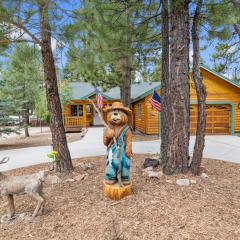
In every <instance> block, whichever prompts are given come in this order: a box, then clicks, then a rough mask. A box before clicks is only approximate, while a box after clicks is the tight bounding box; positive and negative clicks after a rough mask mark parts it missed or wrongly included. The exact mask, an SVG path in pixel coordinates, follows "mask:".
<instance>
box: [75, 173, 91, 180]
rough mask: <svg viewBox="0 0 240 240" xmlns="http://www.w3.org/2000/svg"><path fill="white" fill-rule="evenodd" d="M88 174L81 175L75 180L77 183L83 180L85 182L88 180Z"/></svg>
mask: <svg viewBox="0 0 240 240" xmlns="http://www.w3.org/2000/svg"><path fill="white" fill-rule="evenodd" d="M87 176H88V174H87V173H84V174H79V175H77V176H75V177H74V179H75V180H76V181H81V180H84V179H85V178H87Z"/></svg>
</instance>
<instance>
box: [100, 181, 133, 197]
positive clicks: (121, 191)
mask: <svg viewBox="0 0 240 240" xmlns="http://www.w3.org/2000/svg"><path fill="white" fill-rule="evenodd" d="M103 192H104V196H106V197H108V198H110V199H112V200H120V199H122V198H124V197H126V196H128V195H131V194H132V184H129V185H126V186H124V187H121V186H120V185H119V184H118V183H115V184H113V185H109V184H106V183H105V181H104V182H103Z"/></svg>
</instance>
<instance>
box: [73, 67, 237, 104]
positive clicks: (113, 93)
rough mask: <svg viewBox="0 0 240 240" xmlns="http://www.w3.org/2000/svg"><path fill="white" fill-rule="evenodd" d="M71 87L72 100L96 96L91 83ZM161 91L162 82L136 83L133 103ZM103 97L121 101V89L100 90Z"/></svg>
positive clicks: (227, 79) (232, 81) (222, 77)
mask: <svg viewBox="0 0 240 240" xmlns="http://www.w3.org/2000/svg"><path fill="white" fill-rule="evenodd" d="M200 68H202V69H204V70H206V71H208V72H210V73H212V74H213V75H215V76H217V77H219V78H221V79H222V80H224V81H226V82H228V83H230V84H232V85H234V86H235V87H238V88H240V83H238V82H236V81H234V80H231V79H229V78H227V77H225V76H224V75H222V74H220V73H218V72H216V71H214V70H212V69H210V68H209V67H207V66H206V65H204V64H200ZM70 86H71V88H72V100H85V99H87V98H88V97H90V96H92V95H94V94H95V88H94V87H93V86H92V85H91V84H90V83H85V82H71V83H70ZM158 89H160V82H152V83H148V82H142V83H134V84H132V85H131V102H136V101H139V100H141V99H143V98H144V97H146V96H148V95H149V94H151V93H153V90H158ZM100 90H101V92H102V94H103V97H104V98H105V99H112V100H119V99H120V88H119V87H114V88H111V89H109V90H108V91H103V90H102V89H101V88H100Z"/></svg>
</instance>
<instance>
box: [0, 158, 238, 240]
mask: <svg viewBox="0 0 240 240" xmlns="http://www.w3.org/2000/svg"><path fill="white" fill-rule="evenodd" d="M147 157H151V155H146V154H145V155H135V156H134V157H133V159H132V167H131V170H132V183H133V187H134V194H133V195H131V196H128V197H126V198H124V199H122V200H120V201H119V202H115V201H112V200H109V199H106V198H105V197H104V196H103V189H102V187H103V186H102V182H103V178H104V159H103V157H91V158H83V159H76V160H74V165H75V170H74V172H73V173H72V174H70V175H67V174H62V175H60V174H58V173H53V172H50V173H49V175H56V176H58V177H59V180H60V181H57V183H55V184H49V183H45V184H44V193H45V195H46V207H45V208H46V210H45V212H44V214H43V216H40V217H37V218H36V219H35V220H32V221H29V219H28V218H26V219H24V217H23V218H21V219H20V218H19V219H15V220H13V221H12V222H3V223H0V239H4V240H15V239H16V240H17V239H42V240H49V239H56V240H64V239H67V240H74V239H76V240H79V239H84V240H88V239H89V240H95V239H100V240H101V239H103V240H104V239H110V240H114V239H122V240H126V239H129V240H134V239H146V240H151V239H156V240H160V239H164V240H165V239H169V240H170V239H173V240H175V239H177V240H181V239H195V240H196V239H199V240H205V239H209V240H210V239H211V240H212V239H216V240H228V239H229V240H235V239H236V240H237V239H239V236H240V228H239V223H240V201H239V199H240V188H239V184H240V165H239V164H234V163H225V162H223V161H217V160H207V159H205V160H204V161H203V168H204V169H205V173H206V174H207V176H208V178H203V177H200V176H198V177H193V176H192V175H191V174H187V175H174V176H166V175H163V176H162V177H160V178H159V179H158V178H149V177H147V176H146V175H144V174H143V172H142V171H141V168H142V163H143V161H144V159H145V158H147ZM80 163H92V165H93V167H90V169H84V168H83V167H82V166H83V165H82V164H80ZM47 169H48V167H47V165H45V164H42V165H38V166H32V167H28V168H22V169H17V170H13V171H9V172H7V174H10V175H11V174H14V175H21V174H28V173H33V172H36V171H38V170H47ZM159 170H160V167H158V168H157V169H156V171H159ZM154 171H155V170H154ZM83 174H85V175H83ZM82 176H85V177H82ZM182 178H183V179H185V178H187V179H191V180H196V183H194V184H190V185H189V186H179V185H177V184H176V180H177V179H182ZM193 182H195V181H193ZM6 204H7V202H6V201H5V200H4V199H0V217H1V216H2V215H4V214H7V208H6ZM15 204H16V213H17V215H19V214H26V215H28V214H29V213H31V212H32V211H33V209H34V207H35V202H34V201H31V199H30V198H29V196H27V195H20V196H16V197H15Z"/></svg>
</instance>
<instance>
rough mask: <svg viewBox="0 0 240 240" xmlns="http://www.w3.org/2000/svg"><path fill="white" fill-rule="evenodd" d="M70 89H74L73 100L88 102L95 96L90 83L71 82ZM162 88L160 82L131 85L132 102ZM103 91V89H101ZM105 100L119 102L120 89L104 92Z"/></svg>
mask: <svg viewBox="0 0 240 240" xmlns="http://www.w3.org/2000/svg"><path fill="white" fill-rule="evenodd" d="M70 87H71V89H72V100H86V99H87V98H88V97H90V96H92V95H94V94H95V88H94V87H93V86H92V85H91V84H90V83H85V82H71V83H70ZM156 88H157V89H159V88H160V82H152V83H147V82H143V83H134V84H132V85H131V100H132V102H133V101H136V100H135V99H138V98H139V97H141V96H143V95H144V94H146V93H148V92H149V94H150V92H152V91H153V90H154V89H156ZM100 90H101V88H100ZM102 94H103V97H104V98H105V99H112V100H117V99H120V88H119V87H114V88H111V89H109V90H108V91H105V92H104V91H102Z"/></svg>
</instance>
